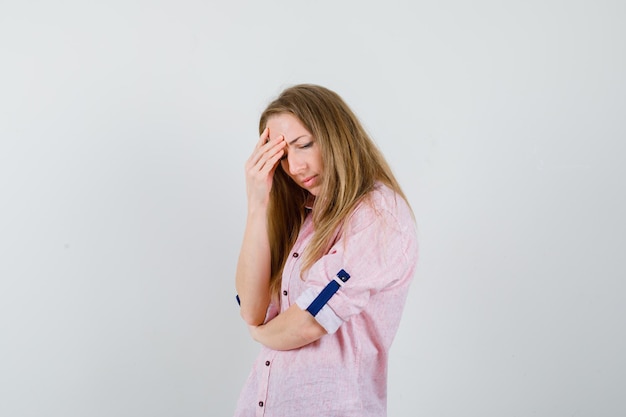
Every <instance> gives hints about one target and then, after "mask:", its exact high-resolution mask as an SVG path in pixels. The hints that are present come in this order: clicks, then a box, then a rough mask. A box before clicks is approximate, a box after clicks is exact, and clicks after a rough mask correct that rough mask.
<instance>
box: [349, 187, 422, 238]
mask: <svg viewBox="0 0 626 417" xmlns="http://www.w3.org/2000/svg"><path fill="white" fill-rule="evenodd" d="M381 221H382V223H384V225H386V226H390V227H393V228H399V229H404V228H405V227H406V226H411V227H414V225H415V221H414V219H413V213H412V211H411V208H410V207H409V204H408V203H407V202H406V201H405V200H404V198H403V197H402V196H401V195H399V194H398V193H396V192H395V191H394V190H392V189H391V188H389V187H387V186H386V185H384V184H382V183H377V184H376V185H375V186H374V189H373V190H372V191H370V192H369V193H368V194H366V195H365V196H364V198H363V199H362V200H361V202H359V204H357V206H356V207H355V209H354V211H353V212H352V214H351V216H350V219H349V221H348V223H349V224H350V226H351V227H356V228H362V227H367V226H368V225H371V224H373V223H380V222H381Z"/></svg>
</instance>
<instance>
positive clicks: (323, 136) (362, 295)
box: [235, 85, 417, 417]
mask: <svg viewBox="0 0 626 417" xmlns="http://www.w3.org/2000/svg"><path fill="white" fill-rule="evenodd" d="M259 131H260V138H259V141H258V143H257V144H256V146H255V148H254V151H253V153H252V155H251V156H250V158H249V159H248V161H247V162H246V188H247V198H248V215H247V223H246V228H245V233H244V238H243V244H242V246H241V252H240V255H239V261H238V264H237V272H236V289H237V294H238V296H237V300H238V301H239V303H240V309H241V310H240V311H241V316H242V318H243V319H244V321H245V322H246V323H247V324H248V326H249V329H250V334H251V335H252V337H253V338H254V340H256V341H258V342H259V343H260V344H261V345H262V349H261V352H260V354H259V356H258V358H257V360H256V362H255V364H254V367H253V369H252V372H251V373H250V376H249V377H248V380H247V381H246V384H245V386H244V388H243V390H242V392H241V395H240V398H239V401H238V404H237V409H236V412H235V416H236V417H241V416H245V417H248V416H249V417H252V416H266V417H274V416H276V417H307V416H315V417H320V416H341V417H351V416H354V417H367V416H376V417H380V416H385V415H386V402H387V401H386V398H387V359H388V352H389V348H390V345H391V342H392V340H393V337H394V335H395V333H396V330H397V328H398V324H399V322H400V317H401V314H402V310H403V307H404V302H405V299H406V295H407V291H408V287H409V284H410V282H411V279H412V277H413V273H414V269H415V264H416V261H417V241H416V231H415V230H416V229H415V222H414V219H413V215H412V212H411V209H410V207H409V205H408V203H407V201H406V198H405V196H404V194H403V193H402V190H401V189H400V186H399V185H398V183H397V181H396V179H395V178H394V176H393V174H392V172H391V170H390V168H389V166H388V165H387V163H386V162H385V159H384V158H383V156H382V154H381V153H380V151H379V150H378V149H377V147H376V146H375V144H374V142H373V141H372V140H371V139H370V137H369V136H368V135H367V133H366V132H365V130H364V129H363V127H362V126H361V124H360V122H359V121H358V119H357V118H356V116H355V115H354V113H353V112H352V111H351V110H350V108H349V107H348V106H347V105H346V104H345V102H344V101H343V100H342V99H341V98H340V97H339V96H338V95H337V94H336V93H334V92H333V91H330V90H328V89H326V88H324V87H320V86H316V85H296V86H294V87H291V88H288V89H286V90H285V91H283V92H282V94H281V95H280V96H279V97H278V98H277V99H276V100H274V101H273V102H271V103H270V104H269V105H268V107H267V108H266V109H265V111H264V112H263V114H262V115H261V119H260V124H259Z"/></svg>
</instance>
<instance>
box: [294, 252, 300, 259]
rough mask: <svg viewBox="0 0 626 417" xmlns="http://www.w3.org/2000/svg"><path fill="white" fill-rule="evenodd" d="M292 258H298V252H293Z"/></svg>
mask: <svg viewBox="0 0 626 417" xmlns="http://www.w3.org/2000/svg"><path fill="white" fill-rule="evenodd" d="M292 256H293V257H294V258H297V257H298V256H300V255H299V254H298V252H294V253H293V255H292Z"/></svg>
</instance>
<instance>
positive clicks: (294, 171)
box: [287, 152, 306, 175]
mask: <svg viewBox="0 0 626 417" xmlns="http://www.w3.org/2000/svg"><path fill="white" fill-rule="evenodd" d="M296 154H297V152H289V153H288V154H287V163H288V164H289V172H290V173H291V175H298V174H299V173H301V172H303V171H304V169H305V168H306V162H305V160H304V158H302V157H301V156H299V155H296Z"/></svg>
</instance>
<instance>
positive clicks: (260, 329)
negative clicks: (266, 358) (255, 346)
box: [250, 304, 326, 350]
mask: <svg viewBox="0 0 626 417" xmlns="http://www.w3.org/2000/svg"><path fill="white" fill-rule="evenodd" d="M250 334H251V335H252V337H253V339H254V340H256V341H257V342H259V343H261V344H262V345H264V346H267V347H268V348H270V349H274V350H291V349H297V348H300V347H302V346H305V345H308V344H309V343H312V342H314V341H316V340H317V339H319V338H321V337H322V336H324V335H325V334H326V330H324V328H323V327H322V326H321V325H320V324H319V323H318V322H317V321H316V320H315V318H314V317H313V316H312V315H311V314H309V312H308V311H304V310H301V309H300V307H298V306H297V305H295V304H294V305H292V306H291V307H289V308H288V309H287V310H286V311H284V312H283V313H281V314H279V315H278V316H276V317H275V318H274V319H273V320H271V321H269V322H268V323H266V324H264V325H261V326H250Z"/></svg>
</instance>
